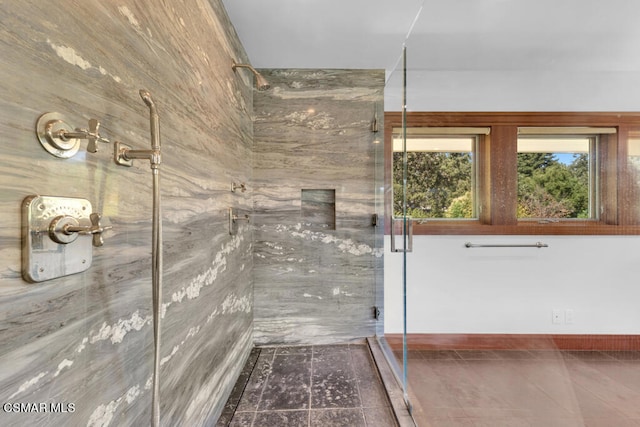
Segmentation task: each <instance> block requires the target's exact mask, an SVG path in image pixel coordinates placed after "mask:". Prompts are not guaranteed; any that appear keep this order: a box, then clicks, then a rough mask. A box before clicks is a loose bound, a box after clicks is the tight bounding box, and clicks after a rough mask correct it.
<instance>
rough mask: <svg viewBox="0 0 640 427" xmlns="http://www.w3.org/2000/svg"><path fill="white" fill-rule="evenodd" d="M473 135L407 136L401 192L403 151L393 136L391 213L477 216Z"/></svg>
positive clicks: (427, 216)
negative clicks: (403, 185)
mask: <svg viewBox="0 0 640 427" xmlns="http://www.w3.org/2000/svg"><path fill="white" fill-rule="evenodd" d="M476 139H477V138H476V137H475V136H468V135H462V136H455V135H447V136H437V135H428V136H425V135H421V136H418V137H408V139H407V153H406V156H407V157H406V165H407V171H406V173H407V175H406V184H407V185H406V193H403V189H402V184H403V176H404V170H403V166H404V162H403V157H404V152H403V149H402V139H401V137H398V138H394V148H393V194H394V200H393V210H394V216H402V215H403V197H406V215H407V216H409V217H412V218H417V219H420V218H431V219H455V218H475V217H476V207H475V205H476V203H475V199H476V190H475V181H476V180H475V169H476V168H475V165H474V161H475V155H474V152H475V146H476Z"/></svg>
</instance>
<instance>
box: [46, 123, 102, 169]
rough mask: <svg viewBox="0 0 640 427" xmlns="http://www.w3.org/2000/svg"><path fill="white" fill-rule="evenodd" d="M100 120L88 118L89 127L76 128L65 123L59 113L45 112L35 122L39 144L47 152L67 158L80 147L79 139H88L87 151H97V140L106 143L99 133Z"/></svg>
mask: <svg viewBox="0 0 640 427" xmlns="http://www.w3.org/2000/svg"><path fill="white" fill-rule="evenodd" d="M99 129H100V122H99V121H98V120H96V119H90V120H89V129H80V128H76V129H75V130H74V129H72V128H71V126H69V125H68V124H67V121H66V119H65V118H64V116H62V115H61V114H59V113H45V114H43V115H42V116H40V118H39V119H38V122H37V123H36V132H37V134H38V140H39V141H40V144H42V146H43V147H44V149H45V150H47V151H48V152H49V153H51V154H53V155H54V156H56V157H60V158H63V159H68V158H70V157H73V156H74V155H75V154H76V153H77V152H78V150H79V148H80V140H81V139H86V140H87V141H88V144H87V151H89V152H90V153H95V152H97V151H98V144H97V142H98V141H100V142H104V143H108V142H109V140H108V139H107V138H103V137H102V136H100V134H99Z"/></svg>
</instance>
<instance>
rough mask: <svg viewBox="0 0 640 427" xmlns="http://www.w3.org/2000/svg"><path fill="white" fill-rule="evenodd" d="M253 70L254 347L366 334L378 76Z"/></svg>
mask: <svg viewBox="0 0 640 427" xmlns="http://www.w3.org/2000/svg"><path fill="white" fill-rule="evenodd" d="M260 71H261V73H262V74H263V75H264V76H265V77H266V78H267V79H268V80H269V81H270V83H271V85H272V90H269V91H266V92H257V93H256V94H255V96H254V112H255V124H254V139H255V143H254V144H255V147H254V162H255V167H254V184H253V185H254V227H255V229H254V239H255V247H254V293H255V306H254V324H255V326H254V335H255V340H256V343H257V344H279V343H287V344H292V343H294V344H324V343H335V342H340V341H349V340H351V339H354V338H357V337H364V336H371V335H374V334H375V326H376V325H375V323H374V319H373V307H374V305H376V283H381V282H380V280H381V278H380V277H379V276H380V274H381V272H382V262H383V259H382V251H381V250H380V249H378V248H381V247H382V242H381V236H380V234H379V229H376V228H374V227H372V222H371V219H372V215H373V214H374V213H376V212H378V213H379V214H380V213H381V212H379V209H380V207H381V206H380V204H377V203H376V186H375V182H374V179H375V178H376V175H375V174H376V171H378V172H379V171H380V170H381V169H382V168H381V167H380V166H381V164H380V163H379V162H380V161H381V157H380V154H381V152H382V144H375V143H374V139H375V138H376V136H378V137H380V138H381V135H376V134H374V133H373V132H372V131H371V122H372V119H373V117H374V113H375V111H376V107H377V111H378V112H379V113H378V116H379V118H382V113H381V112H382V111H384V109H383V92H384V71H383V70H302V69H299V70H277V69H274V70H260ZM380 130H382V124H381V123H380ZM376 162H378V163H379V164H378V167H376ZM378 178H379V176H378ZM302 190H312V191H307V192H305V193H304V194H303V192H302ZM313 190H315V191H313ZM378 200H379V198H378ZM331 209H334V210H335V212H334V215H332V213H331V212H330V211H328V210H331ZM323 221H324V223H323Z"/></svg>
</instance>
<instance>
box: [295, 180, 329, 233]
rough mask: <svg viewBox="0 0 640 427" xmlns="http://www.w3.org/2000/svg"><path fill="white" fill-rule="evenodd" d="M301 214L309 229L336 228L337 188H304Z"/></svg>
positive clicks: (304, 225) (303, 224) (304, 226)
mask: <svg viewBox="0 0 640 427" xmlns="http://www.w3.org/2000/svg"><path fill="white" fill-rule="evenodd" d="M300 198H301V200H300V201H301V203H300V216H301V220H302V227H303V228H305V229H307V230H335V229H336V190H324V189H322V190H316V189H303V190H302V193H301V196H300Z"/></svg>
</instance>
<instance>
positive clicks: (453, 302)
mask: <svg viewBox="0 0 640 427" xmlns="http://www.w3.org/2000/svg"><path fill="white" fill-rule="evenodd" d="M469 241H470V242H473V243H489V242H494V243H535V242H537V241H542V242H544V243H547V244H549V247H548V248H542V249H537V248H509V249H507V248H478V249H468V248H466V247H465V246H464V244H465V242H469ZM384 259H385V277H384V279H385V332H386V333H400V332H402V268H403V262H402V254H401V253H391V252H390V240H389V236H387V237H386V240H385V257H384ZM639 276H640V236H415V237H414V251H413V253H410V254H408V257H407V278H408V286H407V313H408V314H407V316H408V317H407V319H408V320H407V331H408V332H410V333H507V334H511V333H513V334H527V333H542V334H551V333H553V334H574V333H575V334H639V333H640V307H639V305H638V302H639V301H640V280H638V279H639ZM553 309H560V310H562V315H563V316H564V313H565V310H566V309H570V310H573V312H574V316H573V317H574V319H573V323H572V324H566V323H562V324H554V323H552V310H553ZM563 320H564V319H563Z"/></svg>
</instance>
